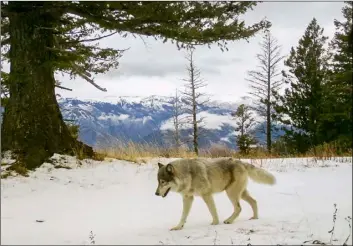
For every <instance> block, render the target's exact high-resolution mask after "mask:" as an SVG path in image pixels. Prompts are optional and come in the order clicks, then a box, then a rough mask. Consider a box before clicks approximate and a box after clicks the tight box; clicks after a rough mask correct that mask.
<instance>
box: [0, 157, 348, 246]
mask: <svg viewBox="0 0 353 246" xmlns="http://www.w3.org/2000/svg"><path fill="white" fill-rule="evenodd" d="M55 159H56V160H58V161H57V162H58V163H60V164H61V165H67V166H71V167H73V168H72V169H56V168H53V167H54V166H53V164H44V165H43V167H42V168H40V169H38V170H36V171H35V172H32V173H31V174H30V177H27V178H25V177H8V178H7V179H4V180H1V244H27V245H28V244H36V245H38V244H57V245H58V244H61V245H62V244H76V245H77V244H100V245H102V244H115V245H117V244H155V245H156V244H189V245H190V244H208V245H210V244H235V245H239V244H243V245H244V244H249V243H250V244H281V245H283V244H292V245H293V244H297V245H300V244H303V242H304V241H308V240H319V241H321V242H325V243H329V242H330V240H331V239H330V238H331V234H329V233H328V231H329V230H331V228H332V226H333V222H332V221H333V212H334V204H337V208H338V211H337V220H336V225H335V230H334V235H333V237H332V240H331V242H332V244H336V245H337V244H340V245H342V244H343V242H344V241H345V240H346V238H347V236H348V235H349V233H350V229H349V225H348V222H347V221H346V220H345V218H346V217H347V216H350V217H351V216H352V158H343V159H342V158H338V159H336V160H326V161H315V160H313V159H277V160H275V159H272V160H262V161H261V160H256V161H254V160H253V161H252V162H253V164H255V165H259V166H262V167H264V168H266V169H268V170H270V171H271V172H273V173H274V174H275V175H276V177H277V184H276V185H275V186H272V187H271V186H264V185H259V184H255V183H253V182H249V191H250V192H251V194H252V195H253V196H254V197H255V198H256V199H257V201H258V205H259V216H260V218H259V219H258V220H248V218H250V217H251V216H252V212H251V208H250V206H249V205H248V204H246V203H244V202H243V201H242V202H241V205H242V207H243V211H242V213H241V214H240V216H239V218H238V219H237V220H236V221H235V222H234V223H233V224H231V225H224V224H220V225H217V226H211V225H210V223H211V215H210V214H209V212H208V210H207V207H206V205H205V204H204V202H203V201H202V200H201V199H200V198H196V199H195V201H194V204H193V207H192V209H191V212H190V216H189V219H188V221H187V223H186V225H185V227H184V229H183V230H181V231H169V228H171V227H173V226H175V225H176V224H177V222H178V221H179V217H180V215H181V209H182V200H181V197H180V196H179V195H178V194H175V193H170V194H169V195H168V196H167V197H166V198H165V199H163V198H161V197H157V196H155V195H154V192H155V189H156V186H157V179H156V174H157V165H156V163H157V161H163V162H167V161H168V159H153V160H151V161H150V162H149V163H148V164H144V165H137V164H131V163H129V162H125V161H118V160H106V161H104V162H95V161H82V165H79V164H78V161H76V160H75V159H74V158H72V157H60V156H58V155H56V156H55ZM215 202H216V206H217V210H218V213H219V217H220V220H221V221H223V220H224V219H225V218H226V217H228V216H229V215H230V214H231V213H232V205H231V203H230V202H229V200H228V198H227V197H226V195H225V194H224V193H220V194H217V195H215ZM308 244H311V242H308ZM348 244H352V239H351V238H350V239H349V241H348Z"/></svg>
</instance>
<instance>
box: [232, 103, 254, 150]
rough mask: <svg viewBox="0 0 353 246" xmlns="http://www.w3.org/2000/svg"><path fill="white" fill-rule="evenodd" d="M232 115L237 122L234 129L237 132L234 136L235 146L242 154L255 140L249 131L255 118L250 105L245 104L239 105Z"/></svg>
mask: <svg viewBox="0 0 353 246" xmlns="http://www.w3.org/2000/svg"><path fill="white" fill-rule="evenodd" d="M232 116H233V117H234V118H235V120H236V124H237V127H236V128H235V131H236V132H238V133H239V134H238V136H237V138H236V141H237V146H238V148H239V150H240V152H241V153H242V154H247V153H248V152H249V149H250V145H251V144H253V143H255V142H256V141H255V138H254V137H253V136H252V135H251V133H250V130H251V128H252V127H253V126H254V124H255V119H254V117H253V116H252V113H251V111H250V107H249V106H247V105H245V104H241V105H239V107H238V108H237V111H236V112H234V114H232Z"/></svg>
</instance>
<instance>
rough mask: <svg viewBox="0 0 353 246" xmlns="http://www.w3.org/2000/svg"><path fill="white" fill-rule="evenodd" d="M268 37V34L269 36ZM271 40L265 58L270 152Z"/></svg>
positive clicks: (267, 132) (268, 145) (269, 149)
mask: <svg viewBox="0 0 353 246" xmlns="http://www.w3.org/2000/svg"><path fill="white" fill-rule="evenodd" d="M269 38H270V36H269ZM271 57H272V54H271V40H269V42H268V58H267V59H268V60H267V66H268V67H267V105H266V106H267V109H266V111H267V112H266V116H267V120H266V121H267V122H266V126H267V127H266V128H267V130H266V137H267V141H266V142H267V152H268V153H271V145H272V142H271V140H272V139H271V136H272V132H271V130H272V129H271V125H272V124H271V120H272V119H271Z"/></svg>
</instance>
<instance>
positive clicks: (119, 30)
mask: <svg viewBox="0 0 353 246" xmlns="http://www.w3.org/2000/svg"><path fill="white" fill-rule="evenodd" d="M255 5H256V2H195V1H193V2H149V1H140V2H121V1H117V2H106V1H103V2H99V1H96V2H89V1H46V2H34V1H22V2H17V1H9V2H4V1H2V2H1V46H2V47H1V51H2V58H6V59H8V61H9V63H10V65H11V67H10V73H9V78H8V89H9V93H10V98H9V100H8V101H7V103H6V108H5V113H4V118H3V124H2V126H1V132H2V136H1V145H2V146H1V147H2V150H12V151H13V152H14V153H15V154H17V156H18V160H17V165H23V166H25V167H26V168H30V169H31V168H35V167H37V166H39V165H40V164H41V163H43V161H44V160H45V159H46V158H48V157H50V156H51V155H52V154H53V153H67V154H74V152H75V151H74V149H75V148H81V149H82V151H83V152H85V153H86V155H88V156H92V155H93V150H92V148H90V147H88V146H86V145H83V144H82V143H80V142H78V141H76V140H75V139H74V138H73V137H72V136H71V134H70V132H69V130H68V128H67V126H66V124H65V123H64V121H63V118H62V115H61V112H60V110H59V106H58V103H57V101H56V96H55V86H57V85H58V84H57V82H56V81H55V79H54V73H55V72H64V73H68V74H70V75H72V76H80V77H82V78H84V79H85V80H86V81H87V82H89V83H91V84H92V85H94V86H95V87H97V88H98V89H100V90H103V91H105V89H104V88H101V87H100V86H99V85H97V84H96V83H95V82H94V80H93V78H92V74H99V73H104V72H106V71H108V70H109V69H111V68H117V67H118V64H119V63H118V61H119V58H120V57H121V55H122V54H123V51H122V50H116V49H112V48H102V47H100V46H99V45H98V42H97V41H99V40H101V39H102V38H104V37H107V36H112V35H114V34H117V35H121V36H123V37H126V36H131V35H135V36H136V35H137V36H138V35H144V36H152V37H155V38H156V39H160V40H163V41H164V42H166V41H168V40H170V41H173V42H175V43H176V45H177V46H178V47H179V48H185V47H188V46H191V45H202V44H212V43H217V44H218V45H219V46H220V48H221V49H226V48H227V42H228V41H233V40H238V39H247V38H249V37H251V36H253V35H254V34H255V33H256V32H258V31H259V30H261V29H263V28H267V27H268V26H269V23H268V22H267V21H261V22H259V23H256V24H254V25H252V26H246V25H245V23H244V22H243V21H240V20H239V18H238V17H239V15H241V14H244V13H245V12H247V11H249V10H251V9H252V7H254V6H255Z"/></svg>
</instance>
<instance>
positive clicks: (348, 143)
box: [322, 2, 353, 149]
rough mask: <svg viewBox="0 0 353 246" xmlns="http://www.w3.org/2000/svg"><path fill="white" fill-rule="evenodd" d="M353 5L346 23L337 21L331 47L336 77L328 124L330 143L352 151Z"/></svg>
mask: <svg viewBox="0 0 353 246" xmlns="http://www.w3.org/2000/svg"><path fill="white" fill-rule="evenodd" d="M352 6H353V2H346V6H344V7H343V8H342V13H343V17H344V21H343V22H340V21H338V20H335V21H334V24H335V27H336V32H335V35H334V38H333V40H332V41H331V43H330V47H331V49H332V51H333V61H332V64H331V65H332V66H331V69H332V76H331V79H330V81H329V82H328V84H327V88H326V97H327V99H326V104H325V121H324V122H323V126H322V127H323V128H324V129H325V131H326V134H327V142H330V141H339V145H341V147H343V148H345V149H347V148H352V134H353V131H352V125H353V122H352V103H353V102H352V76H353V74H352V70H353V57H352V54H353V52H352V51H353V50H352V40H350V36H351V35H352V15H353V11H352Z"/></svg>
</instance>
